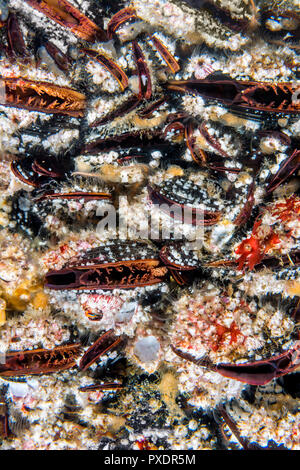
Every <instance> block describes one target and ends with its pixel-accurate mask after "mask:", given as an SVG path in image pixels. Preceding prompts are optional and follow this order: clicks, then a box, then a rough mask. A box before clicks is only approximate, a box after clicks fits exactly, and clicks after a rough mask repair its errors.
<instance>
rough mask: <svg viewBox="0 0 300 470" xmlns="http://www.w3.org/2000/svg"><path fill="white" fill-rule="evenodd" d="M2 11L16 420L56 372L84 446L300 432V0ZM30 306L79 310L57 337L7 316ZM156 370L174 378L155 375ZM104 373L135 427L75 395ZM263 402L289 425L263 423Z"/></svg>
mask: <svg viewBox="0 0 300 470" xmlns="http://www.w3.org/2000/svg"><path fill="white" fill-rule="evenodd" d="M0 26H1V27H0V52H1V60H0V80H1V85H2V86H1V101H0V127H1V129H0V148H1V160H0V189H1V195H0V196H1V200H0V204H1V205H0V225H1V227H2V235H1V237H0V246H1V252H2V253H3V258H2V260H1V273H0V301H1V302H0V308H1V311H0V314H1V316H0V324H1V332H2V336H3V337H5V338H6V339H7V338H8V337H9V339H7V342H6V345H5V344H4V346H6V348H5V349H6V350H5V352H6V354H5V360H4V361H1V363H0V377H1V379H2V380H3V382H2V385H1V390H2V402H1V403H0V434H1V438H2V439H3V440H4V441H5V442H8V443H10V444H8V445H9V446H14V444H11V442H12V441H11V439H12V438H13V437H15V439H14V441H15V442H16V439H17V438H16V436H18V439H19V440H20V442H22V438H20V437H19V434H18V432H17V431H16V428H17V426H16V410H15V408H16V403H15V401H16V397H19V400H20V399H22V397H28V394H29V392H28V390H29V389H31V388H34V385H32V384H33V382H32V381H31V382H28V384H29V385H26V387H27V388H26V390H27V391H26V393H25V392H24V393H23V392H21V391H20V390H21V388H22V387H21V388H20V385H19V389H18V391H17V392H16V391H15V392H13V390H16V385H12V384H15V382H14V381H15V380H17V381H18V380H21V382H18V384H20V383H21V384H23V385H24V384H27V382H26V379H27V377H26V376H28V377H31V376H32V375H33V376H36V377H37V378H38V380H42V379H43V378H44V377H47V375H48V374H52V373H53V374H57V375H58V376H60V375H62V376H63V377H65V380H64V386H65V387H66V388H67V389H68V391H69V392H68V393H71V394H73V398H74V396H75V398H76V399H75V402H76V403H74V400H73V402H72V404H71V405H70V403H69V405H66V403H65V404H64V411H63V420H66V421H73V422H75V424H76V426H77V428H76V429H77V431H76V432H75V431H74V430H73V431H72V432H73V434H72V437H71V438H70V439H71V440H73V444H74V442H75V444H74V445H75V446H78V447H79V448H80V446H81V445H82V443H78V442H77V441H76V439H78V438H77V437H76V438H75V437H74V436H75V434H76V433H78V429H81V430H82V433H83V436H85V439H86V442H88V443H89V444H87V445H88V446H92V444H90V442H91V440H89V438H87V437H86V435H85V434H84V433H85V432H89V436H90V435H91V434H93V436H94V437H93V440H94V441H93V442H96V446H98V447H100V448H104V447H105V446H106V447H105V448H114V446H115V448H116V447H117V448H118V447H119V448H120V447H122V446H123V447H125V448H130V447H131V446H134V444H135V445H137V448H140V449H155V448H178V446H180V445H181V446H182V448H206V447H218V446H219V447H224V446H233V447H235V446H238V445H240V446H242V447H244V448H246V449H251V448H262V447H272V446H275V447H278V446H279V447H281V446H283V447H288V448H299V446H300V436H299V432H298V434H297V432H296V431H295V432H294V431H293V433H290V436H289V439H290V440H288V439H287V438H286V439H284V440H283V442H281V440H280V438H278V436H280V430H279V431H278V426H280V424H278V423H280V420H282V419H283V418H284V419H286V423H288V424H287V425H286V426H287V427H288V426H290V428H291V429H294V428H295V429H296V428H297V423H298V428H299V425H300V417H299V413H297V406H296V405H295V403H294V402H293V398H295V397H296V396H299V385H298V388H297V383H299V375H298V374H297V372H296V369H297V367H299V364H300V347H299V344H300V342H299V341H300V338H299V330H298V324H299V319H300V302H299V296H300V290H299V260H300V251H299V242H300V222H299V219H300V197H299V196H298V195H297V193H298V190H299V180H298V179H297V176H298V171H299V168H300V127H299V122H300V121H299V114H300V82H297V79H298V78H299V62H298V58H299V56H298V53H299V42H298V41H299V32H300V10H299V4H298V3H297V2H296V1H295V2H293V1H292V0H287V1H284V2H280V1H279V2H273V1H269V0H234V1H227V0H201V1H198V0H192V1H179V0H172V1H171V0H170V1H166V0H159V1H154V0H147V1H144V0H132V1H131V2H119V1H116V2H114V1H111V2H109V1H103V2H99V1H97V0H88V1H81V0H72V1H67V0H43V1H38V0H25V1H24V0H9V1H8V0H0ZM20 314H23V318H24V322H25V323H26V322H27V324H29V325H30V324H31V323H30V322H29V323H28V321H29V320H28V318H29V317H30V321H32V322H34V321H36V318H37V317H39V318H40V317H41V316H43V323H39V324H43V325H44V326H43V328H44V327H45V325H47V328H50V327H49V324H51V322H54V323H55V322H56V323H55V324H57V325H60V326H61V325H63V326H61V327H62V329H63V333H62V332H61V331H59V328H60V327H59V326H58V327H57V331H56V330H55V332H54V333H52V332H51V334H53V335H54V338H55V339H54V340H53V341H54V344H55V347H52V348H51V346H50V347H49V345H48V346H47V345H45V343H44V342H43V338H42V339H41V340H40V342H39V343H38V344H31V347H30V348H28V346H27V347H26V346H25V345H27V344H28V341H29V340H28V337H27V336H26V335H27V333H26V334H25V333H24V336H23V337H22V333H17V331H19V330H20V329H21V328H22V327H21V326H20V324H19V323H18V325H19V326H18V328H15V334H11V335H10V336H9V335H8V333H7V331H8V329H11V328H12V327H14V322H19V318H20ZM6 317H8V318H6ZM44 317H47V320H44ZM21 318H22V317H21ZM61 319H62V320H61ZM60 321H61V323H59V322H60ZM37 324H38V323H37ZM28 328H29V327H28ZM45 328H46V327H45ZM6 329H7V330H6ZM51 331H52V330H51ZM1 332H0V333H1ZM64 335H67V336H64ZM25 337H26V341H27V343H26V341H25ZM65 337H67V339H66V341H64V340H63V342H60V340H62V339H63V338H65ZM93 341H94V342H93ZM22 342H23V343H22ZM15 343H16V344H15ZM90 343H92V344H91V345H90ZM22 344H24V347H23V348H22ZM1 345H2V347H3V342H2V343H1ZM107 355H109V359H107ZM78 358H80V359H79V360H78ZM120 358H121V359H122V360H124V361H125V365H124V364H123V372H121V374H120V371H119V369H120ZM101 361H102V362H101ZM105 361H107V364H110V366H109V367H108V365H107V369H109V371H110V372H109V374H108V377H109V378H110V380H106V379H105V377H106V375H105V372H103V370H104V371H105V370H106V365H105V364H106V363H105ZM115 364H117V368H118V374H116V375H115V376H114V374H113V368H114V365H115ZM99 368H101V373H100V372H99ZM63 371H64V372H63ZM141 371H142V374H144V375H143V376H144V377H147V381H148V382H147V384H148V385H149V383H150V384H151V380H152V379H153V377H154V376H155V374H156V378H157V377H159V379H160V384H161V385H160V388H157V389H155V387H154V385H149V389H147V386H146V385H145V392H144V393H141V396H137V395H136V393H137V392H136V390H135V388H136V387H140V386H141V385H140V383H139V382H138V381H139V379H138V377H139V374H141ZM145 374H146V375H145ZM116 377H117V378H118V381H117V382H116ZM149 377H150V379H149ZM151 377H152V379H151ZM171 377H172V379H171ZM290 378H291V379H290ZM100 379H101V380H100ZM159 379H157V380H159ZM30 380H31V379H30ZM58 380H59V379H58ZM92 380H93V383H92V384H91V383H90V382H91V381H92ZM149 380H150V382H149ZM168 381H169V382H168ZM165 383H170V384H172V387H173V389H171V388H170V391H169V396H168V395H166V392H165V391H164V387H165V386H167V387H168V385H165ZM174 384H176V385H174ZM54 385H55V384H54ZM78 385H80V387H78ZM14 387H15V388H14ZM24 387H25V385H24ZM57 387H58V385H57ZM170 387H171V386H170ZM264 387H273V389H274V390H275V388H276V387H277V388H279V389H280V392H274V393H273V394H272V393H271V395H272V397H273V396H274V394H275V395H276V393H278V394H280V393H281V395H282V394H286V395H287V396H289V398H286V400H287V402H288V407H287V408H288V412H287V411H285V413H286V414H285V415H284V417H283V415H280V413H279V414H278V409H276V411H274V410H273V409H272V406H271V404H272V403H271V401H270V397H269V394H270V392H269V389H268V391H267V392H266V393H265V395H264V390H267V389H265V388H264ZM75 389H76V391H74V390H75ZM78 390H79V392H80V393H77V391H78ZM157 390H159V391H160V398H161V400H162V401H164V408H161V410H160V412H158V413H157V414H158V415H160V418H157V421H155V425H153V429H152V428H151V426H152V424H153V423H152V424H151V420H150V421H149V419H150V418H149V413H150V415H151V410H150V409H149V410H148V416H144V409H148V408H149V407H148V405H147V406H146V407H145V400H146V398H145V396H147V393H148V395H149V396H152V402H153V401H155V400H154V398H155V397H156V396H157V393H158V391H157ZM174 390H175V391H174ZM276 390H277V389H276ZM82 392H86V393H82ZM107 392H114V393H113V399H112V402H111V403H110V402H109V401H107V403H110V404H111V407H114V410H115V412H117V411H118V413H119V416H120V415H121V416H125V418H122V421H121V424H122V425H120V426H121V431H120V430H118V432H116V430H115V431H114V432H112V431H111V429H112V427H113V426H112V425H111V427H110V428H109V427H108V428H106V429H105V430H104V428H105V426H104V425H103V422H101V423H102V424H101V426H102V428H101V429H102V431H101V432H100V431H99V419H100V417H99V416H100V414H101V413H102V414H103V407H102V408H98V411H97V409H96V411H95V410H94V411H93V413H95V416H96V418H95V421H93V419H92V414H91V413H89V414H88V412H86V416H85V417H82V415H80V412H79V411H78V410H79V409H80V407H81V408H83V407H84V406H85V407H87V408H88V407H91V406H94V405H95V403H96V404H98V402H103V397H106V395H105V393H107ZM22 393H23V395H22ZM32 393H33V392H32ZM26 394H27V395H26ZM87 394H88V396H89V398H88V400H87V399H83V398H82V396H83V395H85V396H87ZM151 394H152V395H151ZM155 394H156V395H155ZM297 394H298V395H297ZM65 396H66V395H65ZM109 396H110V395H109ZM264 396H266V397H267V398H265V399H264V398H261V397H264ZM68 397H69V396H68ZM128 397H131V399H130V398H128ZM178 397H179V398H180V400H181V401H180V400H179V401H178V399H179V398H178ZM237 397H240V399H238V398H237ZM291 397H292V398H291ZM35 399H36V400H38V399H37V398H35ZM155 399H156V398H155ZM273 399H274V397H273ZM53 400H54V399H53ZM135 400H136V401H135ZM176 400H177V401H176ZM277 401H278V400H277ZM33 402H34V400H32V401H31V402H30V400H29V399H28V398H27V402H26V405H24V403H23V406H22V408H21V409H19V410H18V411H19V412H20V413H21V415H22V416H23V415H24V416H25V417H24V416H23V419H26V420H27V423H28V422H29V423H33V424H34V425H36V422H37V420H38V419H39V417H38V415H37V416H36V415H35V414H34V413H35V412H34V405H33ZM275 402H276V400H275ZM178 403H179V404H178ZM180 403H181V405H180ZM270 403H271V404H270ZM152 405H153V403H152ZM36 406H37V405H36ZM126 407H127V408H126ZM133 407H134V409H133ZM251 407H252V408H251ZM37 408H38V406H37ZM66 409H67V411H66ZM111 409H112V408H111ZM249 409H250V411H249ZM262 409H263V410H266V409H267V410H268V409H270V410H271V411H270V414H271V415H272V418H270V419H271V422H272V423H273V424H272V426H273V429H274V430H275V435H272V430H269V431H268V432H267V433H266V434H264V435H259V433H258V431H257V435H255V432H254V435H253V434H251V426H252V429H254V428H255V424H253V423H252V425H249V428H247V426H246V424H245V423H247V418H246V417H245V415H247V412H248V413H250V414H251V413H252V415H253V416H260V415H259V413H260V412H261V410H262ZM9 410H10V412H9ZM74 410H75V411H74ZM166 410H167V411H166ZM191 410H192V411H191ZM253 410H255V413H256V414H255V413H254V411H253ZM139 411H140V413H142V414H143V416H144V419H145V422H147V423H148V429H147V433H145V432H144V431H145V430H144V429H143V425H142V421H141V420H139V419H138V417H137V415H138V412H139ZM49 413H50V410H49ZM97 413H98V415H99V416H98V415H97ZM99 413H100V414H99ZM243 413H244V414H243ZM261 413H262V414H261V416H263V417H264V419H265V421H266V423H265V426H266V427H267V426H268V425H269V426H270V428H272V426H271V425H270V423H269V424H268V422H267V418H266V415H265V414H263V412H261ZM102 414H101V417H102ZM70 415H72V419H70ZM33 416H34V418H32V417H33ZM74 416H75V418H74ZM126 416H127V418H126ZM191 416H192V417H194V418H196V420H195V419H193V423H192V421H191V424H190V425H189V426H188V421H189V419H190V418H191ZM60 419H61V418H60ZM89 419H90V422H89ZM101 419H102V418H101ZM153 419H154V418H153ZM155 419H156V418H155ZM258 420H259V422H261V420H262V418H261V417H260V418H258ZM239 421H240V422H239ZM153 422H154V421H153ZM207 422H209V423H210V424H209V426H208V428H209V429H210V431H209V432H210V433H211V434H210V435H211V436H214V437H210V438H208V435H205V433H204V432H202V431H201V429H202V430H203V426H204V425H205V423H207ZM95 423H98V424H95ZM176 423H177V424H178V423H179V424H180V425H181V428H182V427H183V428H184V429H185V430H186V433H185V431H182V429H181V428H180V429H181V431H180V429H179V431H177V434H176V433H175V434H176V435H178V436H180V435H182V436H183V437H182V438H181V443H180V444H178V443H177V444H176V443H175V437H174V439H173V441H172V439H171V437H170V436H171V435H175V434H174V429H175V428H176ZM195 423H196V424H195ZM276 423H277V424H276ZM295 423H296V424H295ZM33 424H32V426H33ZM97 426H98V427H97ZM178 426H179V425H178ZM276 426H277V427H276ZM293 426H294V427H293ZM53 429H55V430H54V431H53V432H52V434H51V435H52V437H53V444H54V443H56V442H57V441H59V440H60V437H59V436H60V435H63V432H65V433H66V432H67V431H66V430H65V431H62V430H60V431H58V430H57V428H53ZM66 429H69V428H68V427H66ZM97 429H98V430H97ZM109 429H110V431H109ZM114 429H116V428H114ZM86 430H88V431H86ZM194 431H195V433H196V432H197V433H198V434H197V435H196V434H195V435H194V441H193V440H192V438H193V432H194ZM68 432H69V431H68ZM70 432H71V431H70ZM180 432H181V434H180ZM252 432H253V431H252ZM26 433H28V436H29V435H30V426H29V430H28V429H27V431H26ZM60 433H61V434H60ZM126 433H127V434H126ZM172 433H173V434H172ZM201 433H202V434H201ZM130 434H131V438H130V437H128V436H130ZM41 435H42V433H41ZM141 435H143V437H141ZM168 435H169V440H168ZM33 436H35V437H33ZM36 436H37V432H35V433H32V435H31V438H30V446H33V447H35V448H41V447H43V446H44V445H45V444H44V443H42V444H41V442H42V437H40V439H41V442H39V441H38V439H37V437H36ZM124 436H125V437H126V436H127V437H128V440H127V441H126V442H127V444H124ZM132 436H133V437H132ZM145 436H146V437H145ZM184 436H188V438H187V437H186V438H185V437H184ZM196 436H198V437H196ZM35 439H37V440H35ZM65 439H66V441H65V442H67V441H68V439H67V438H66V437H65ZM185 439H186V442H189V444H186V443H185ZM25 441H26V443H27V442H29V441H28V440H26V439H25V440H24V439H23V444H24V442H25ZM122 442H123V444H122ZM191 442H193V443H191ZM18 445H19V444H18ZM26 445H28V446H29V444H26ZM55 445H56V444H55ZM30 446H29V447H26V446H25V447H24V448H31V447H30ZM48 446H50V447H48V448H52V447H51V444H48ZM64 446H65V448H69V447H68V443H67V444H62V448H64ZM107 446H108V447H107ZM176 446H177V447H176Z"/></svg>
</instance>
